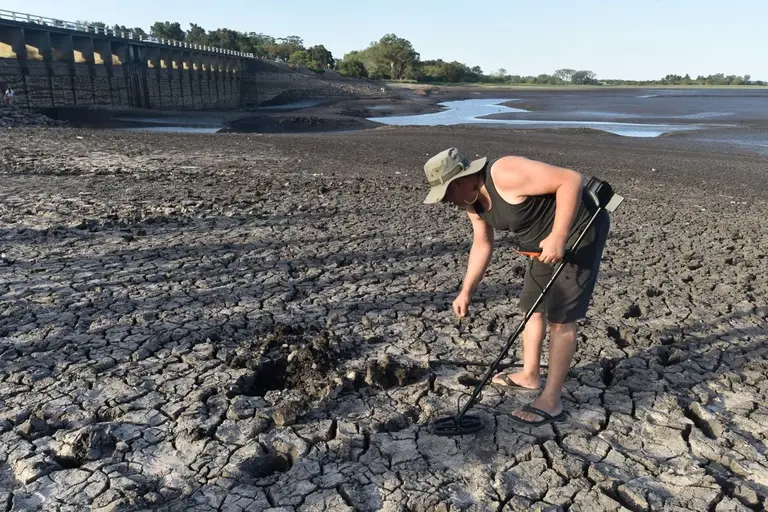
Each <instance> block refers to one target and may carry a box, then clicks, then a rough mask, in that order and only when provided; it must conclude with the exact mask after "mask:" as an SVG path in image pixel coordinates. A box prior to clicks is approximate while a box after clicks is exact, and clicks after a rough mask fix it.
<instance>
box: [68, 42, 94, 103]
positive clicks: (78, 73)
mask: <svg viewBox="0 0 768 512" xmlns="http://www.w3.org/2000/svg"><path fill="white" fill-rule="evenodd" d="M72 45H73V53H74V61H75V89H76V93H77V94H76V96H75V104H76V105H92V104H93V103H94V99H95V97H96V84H95V83H94V79H93V75H94V71H93V62H94V61H93V38H91V37H88V36H80V35H74V36H72Z"/></svg>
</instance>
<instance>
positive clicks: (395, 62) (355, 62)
mask: <svg viewBox="0 0 768 512" xmlns="http://www.w3.org/2000/svg"><path fill="white" fill-rule="evenodd" d="M80 23H83V24H87V25H90V26H94V27H101V28H112V29H113V30H115V31H124V32H133V33H134V34H135V35H136V36H138V37H139V38H141V39H144V38H147V37H154V38H157V39H173V40H176V41H186V42H188V43H192V44H199V45H207V46H215V47H219V48H224V49H227V50H237V51H241V52H248V53H253V54H254V55H256V56H257V57H259V58H262V59H268V60H276V61H282V62H289V63H292V64H297V65H301V66H304V67H306V68H308V69H311V70H312V71H315V72H317V73H322V72H324V71H325V70H327V69H334V70H336V71H338V72H339V73H340V74H342V75H345V76H352V77H359V78H371V79H379V80H407V81H415V82H423V83H489V84H512V85H768V84H767V83H766V82H763V81H759V80H758V81H753V80H750V78H751V77H750V75H743V76H736V75H724V74H722V73H718V74H715V75H709V76H701V75H700V76H698V77H697V78H691V77H690V75H687V74H686V75H685V76H681V75H673V74H670V75H667V76H665V77H664V78H662V79H660V80H621V79H598V78H597V75H596V74H595V73H594V72H593V71H590V70H577V69H566V68H564V69H558V70H556V71H555V72H554V73H552V74H539V75H536V76H521V75H516V74H509V73H507V70H506V69H504V68H501V69H499V70H498V71H496V72H493V73H488V74H485V73H484V72H483V70H482V69H481V68H480V66H472V67H470V66H468V65H467V64H464V63H462V62H457V61H450V62H448V61H444V60H442V59H432V60H421V56H420V54H419V53H418V52H417V51H416V50H415V49H414V47H413V45H412V44H411V42H410V41H408V40H407V39H404V38H401V37H398V36H397V35H396V34H386V35H384V36H383V37H381V39H379V40H378V41H372V42H371V43H370V44H369V45H368V46H367V47H366V48H364V49H361V50H355V51H351V52H349V53H347V54H345V55H344V57H343V58H341V59H337V58H334V56H333V54H332V53H331V52H330V51H329V50H328V49H326V48H325V46H323V45H314V46H311V47H306V46H305V45H304V41H303V39H302V38H301V37H299V36H296V35H290V36H287V37H273V36H270V35H267V34H263V33H257V32H239V31H237V30H231V29H228V28H219V29H216V30H208V31H206V30H205V29H204V28H203V27H201V26H200V25H197V24H195V23H190V24H189V28H188V29H187V30H184V29H183V28H182V27H181V24H180V23H178V22H169V21H157V22H155V23H153V24H152V26H151V27H150V28H149V33H147V32H145V31H144V29H142V28H140V27H135V28H132V29H131V28H127V27H125V26H124V25H114V26H112V27H107V25H106V24H105V23H103V22H87V21H83V22H80Z"/></svg>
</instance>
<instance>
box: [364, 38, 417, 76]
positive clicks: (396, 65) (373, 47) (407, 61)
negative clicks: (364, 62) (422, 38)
mask: <svg viewBox="0 0 768 512" xmlns="http://www.w3.org/2000/svg"><path fill="white" fill-rule="evenodd" d="M366 52H367V53H368V54H369V55H370V56H371V57H372V58H373V61H374V66H375V68H376V69H375V72H376V74H377V75H379V74H381V75H384V76H388V77H389V78H392V79H394V80H401V79H403V78H405V74H406V70H407V69H408V67H409V66H413V65H414V64H415V63H416V62H418V60H419V54H418V53H417V52H416V50H414V49H413V45H412V44H411V42H410V41H408V40H407V39H403V38H400V37H397V35H395V34H386V35H385V36H383V37H382V38H381V39H379V41H377V42H373V43H371V44H370V45H369V46H368V48H367V49H366ZM369 71H370V69H369Z"/></svg>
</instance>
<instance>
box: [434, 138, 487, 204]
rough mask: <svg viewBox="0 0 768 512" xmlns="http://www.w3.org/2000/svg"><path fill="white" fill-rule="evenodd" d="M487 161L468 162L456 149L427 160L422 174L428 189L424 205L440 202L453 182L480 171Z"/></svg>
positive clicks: (447, 150)
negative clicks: (424, 175) (425, 178)
mask: <svg viewBox="0 0 768 512" xmlns="http://www.w3.org/2000/svg"><path fill="white" fill-rule="evenodd" d="M487 160H488V159H487V158H486V157H483V158H479V159H477V160H472V161H471V162H470V160H469V158H467V157H466V156H465V155H464V154H462V153H461V151H459V150H458V149H456V148H448V149H446V150H444V151H441V152H440V153H438V154H436V155H435V156H433V157H432V158H430V159H429V160H427V163H426V164H424V174H426V175H427V184H428V185H429V186H430V189H429V194H427V198H426V199H425V200H424V204H432V203H438V202H440V201H441V200H442V199H443V197H444V196H445V192H446V190H448V185H450V184H451V182H452V181H453V180H456V179H459V178H461V177H463V176H468V175H470V174H474V173H476V172H478V171H480V170H482V168H483V167H485V162H486V161H487Z"/></svg>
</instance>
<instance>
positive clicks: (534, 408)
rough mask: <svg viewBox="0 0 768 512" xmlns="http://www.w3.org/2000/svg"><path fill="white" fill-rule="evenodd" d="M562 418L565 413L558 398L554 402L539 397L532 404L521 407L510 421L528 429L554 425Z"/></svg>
mask: <svg viewBox="0 0 768 512" xmlns="http://www.w3.org/2000/svg"><path fill="white" fill-rule="evenodd" d="M563 418H565V412H564V411H563V404H562V403H561V402H560V398H559V397H558V398H557V399H555V400H550V399H548V398H546V397H544V396H540V397H539V398H537V399H536V400H534V401H533V403H532V404H529V405H526V406H523V407H522V408H521V409H519V410H517V411H515V412H514V413H512V420H513V421H514V422H515V423H518V424H520V425H525V426H530V427H536V426H539V425H544V424H546V423H554V422H556V421H560V420H562V419H563Z"/></svg>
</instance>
